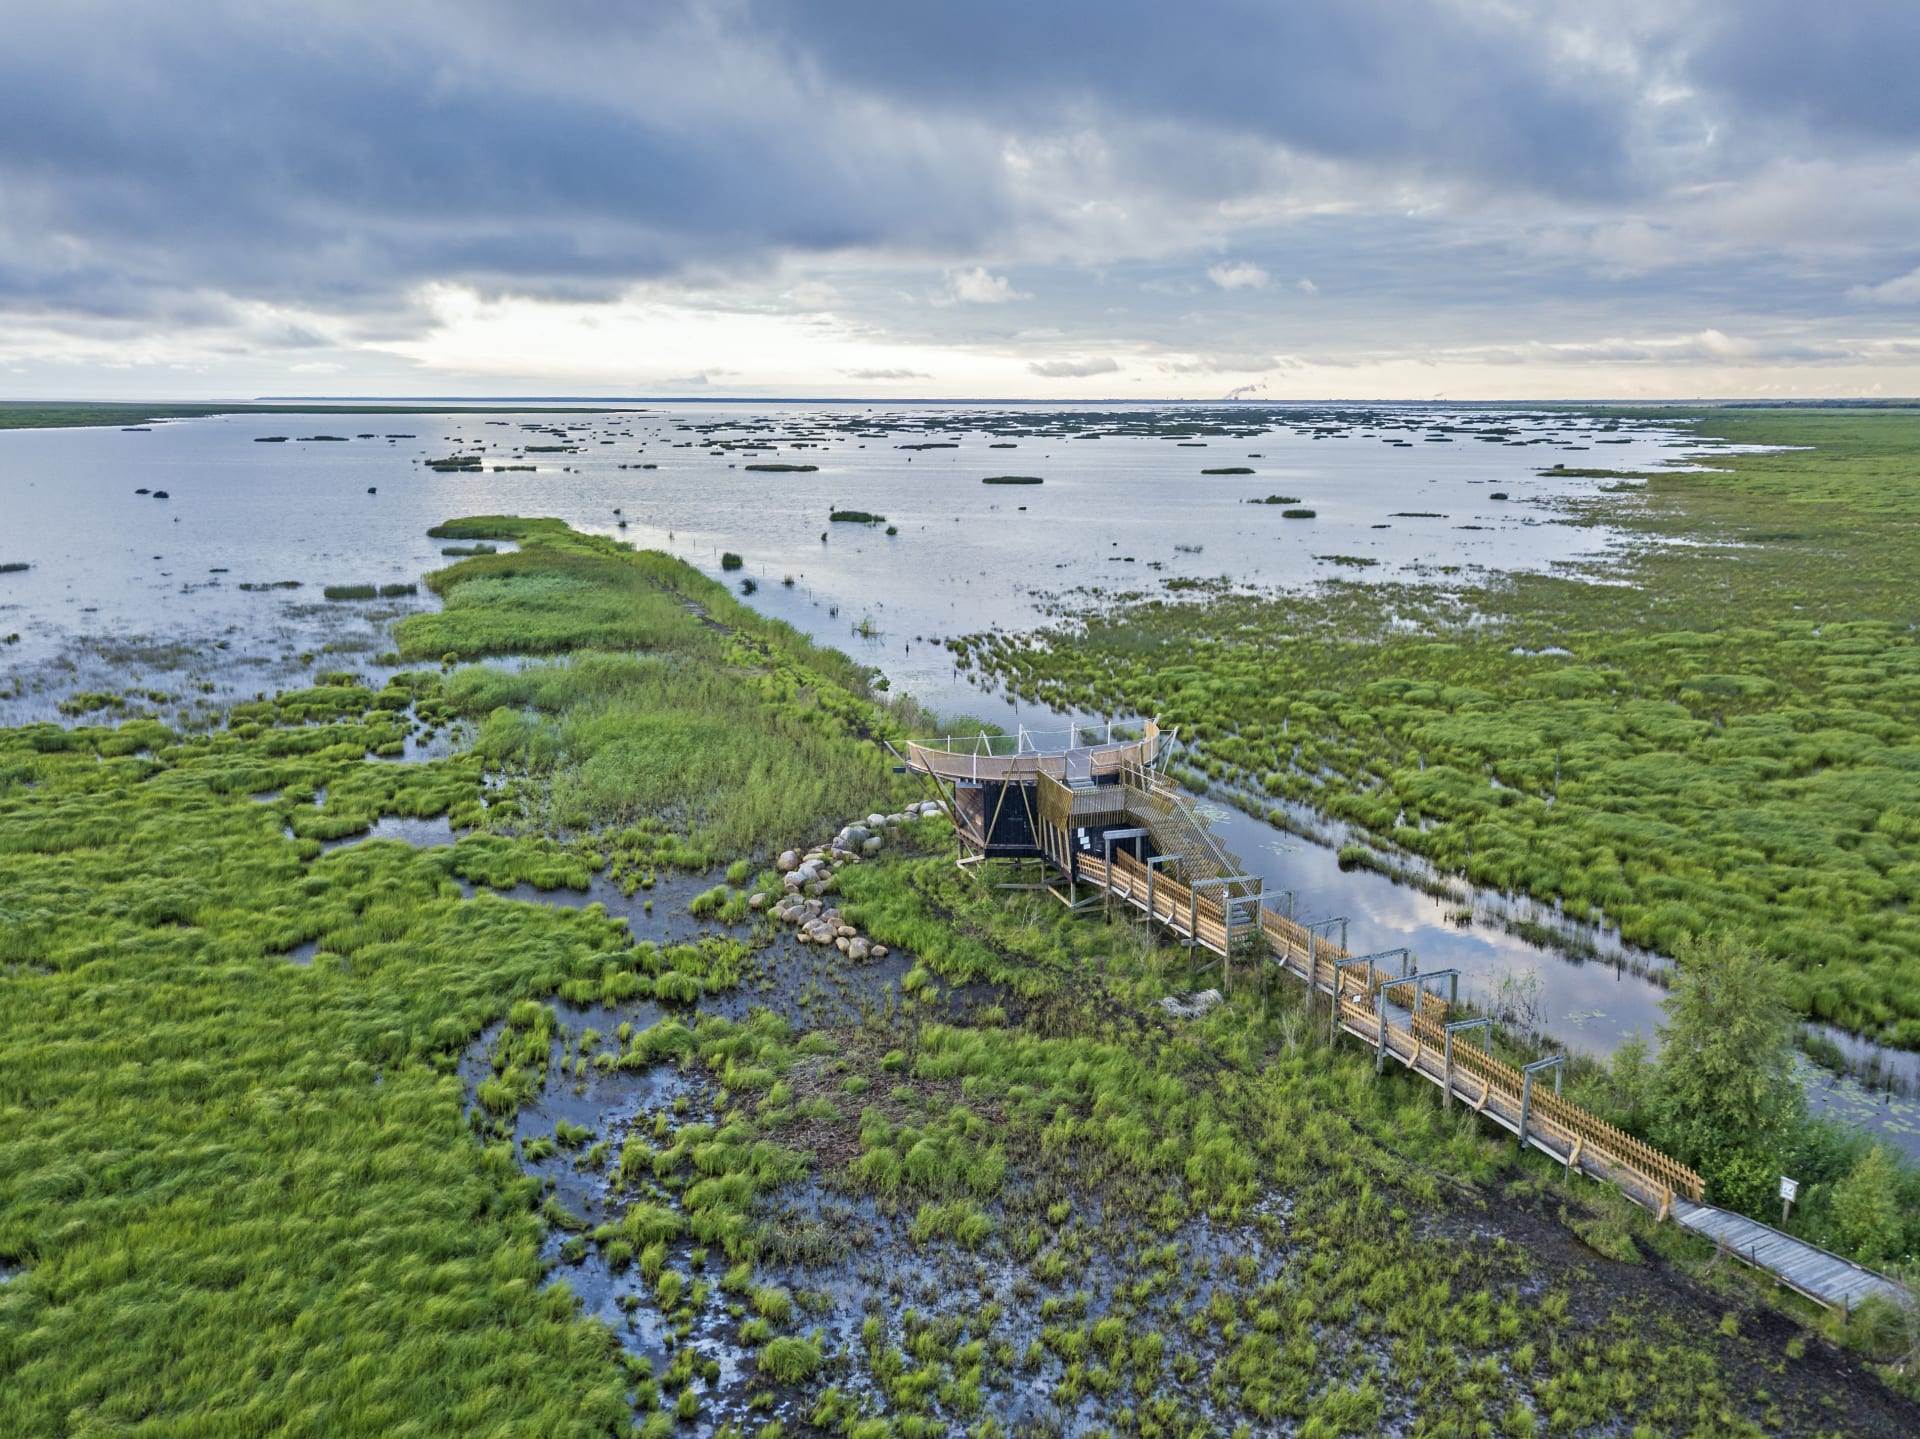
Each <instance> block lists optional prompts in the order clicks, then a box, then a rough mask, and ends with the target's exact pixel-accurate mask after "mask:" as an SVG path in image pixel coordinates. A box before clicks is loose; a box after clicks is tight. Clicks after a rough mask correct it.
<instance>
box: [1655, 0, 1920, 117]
mask: <svg viewBox="0 0 1920 1439" xmlns="http://www.w3.org/2000/svg"><path fill="white" fill-rule="evenodd" d="M1690 53H1691V56H1692V60H1691V64H1690V66H1689V69H1690V72H1691V75H1692V78H1693V79H1695V80H1696V81H1697V82H1698V83H1700V84H1702V85H1704V86H1706V87H1707V88H1708V89H1710V90H1712V91H1714V92H1716V93H1718V94H1720V95H1723V96H1725V97H1726V98H1727V99H1728V100H1729V101H1730V102H1731V103H1732V104H1733V105H1734V107H1735V108H1736V109H1737V110H1738V111H1739V112H1741V113H1745V114H1748V115H1757V116H1772V117H1777V118H1789V117H1790V118H1793V119H1796V120H1799V121H1801V122H1802V123H1804V124H1805V125H1807V126H1808V127H1809V128H1810V129H1811V130H1813V131H1814V132H1815V133H1816V134H1819V133H1822V132H1831V131H1836V130H1838V131H1846V132H1851V133H1852V134H1854V135H1857V136H1860V137H1862V138H1867V139H1874V140H1882V141H1890V142H1893V143H1896V144H1902V145H1911V144H1913V143H1914V142H1915V141H1920V81H1917V80H1916V68H1920V4H1915V3H1914V0H1843V3H1840V4H1830V5H1821V6H1817V7H1814V6H1809V5H1807V4H1805V3H1804V0H1744V3H1741V4H1738V5H1732V4H1729V5H1726V6H1723V7H1716V8H1714V9H1712V10H1710V11H1709V12H1708V13H1707V14H1706V15H1705V16H1704V17H1703V19H1702V21H1701V23H1700V28H1699V31H1698V32H1697V34H1696V35H1695V36H1694V37H1693V40H1692V48H1691V52H1690Z"/></svg>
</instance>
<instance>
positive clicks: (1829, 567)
mask: <svg viewBox="0 0 1920 1439" xmlns="http://www.w3.org/2000/svg"><path fill="white" fill-rule="evenodd" d="M1698 425H1699V431H1700V433H1701V434H1702V435H1703V436H1718V437H1721V438H1724V439H1727V440H1730V441H1733V442H1737V443H1755V444H1785V445H1798V446H1804V447H1806V448H1800V449H1792V450H1785V451H1780V452H1776V453H1756V454H1734V455H1729V454H1716V455H1715V456H1714V464H1715V465H1716V467H1717V468H1716V469H1715V470H1714V471H1711V472H1705V473H1673V472H1658V473H1655V474H1652V475H1650V476H1648V477H1647V482H1646V484H1645V485H1644V486H1641V487H1636V488H1635V489H1634V490H1633V491H1632V492H1631V493H1623V494H1618V495H1604V496H1600V497H1597V498H1595V499H1593V500H1591V501H1588V502H1584V503H1582V504H1580V505H1578V506H1573V507H1571V508H1570V509H1568V510H1567V512H1566V514H1565V518H1567V519H1569V520H1571V521H1573V522H1576V523H1606V524H1610V525H1614V526H1618V527H1621V528H1623V529H1625V530H1626V531H1627V532H1629V533H1630V534H1633V535H1636V536H1638V537H1640V538H1641V539H1642V540H1643V541H1644V543H1641V544H1639V545H1636V546H1634V547H1633V548H1631V549H1630V550H1629V551H1628V552H1627V553H1626V555H1625V557H1624V558H1623V559H1621V560H1619V561H1612V560H1610V561H1608V562H1607V563H1606V565H1604V566H1594V567H1587V568H1584V569H1582V568H1575V569H1572V570H1566V571H1563V572H1559V573H1550V574H1516V575H1511V576H1506V577H1502V578H1498V579H1491V580H1485V581H1481V582H1477V583H1473V584H1467V585H1464V586H1463V585H1462V584H1461V582H1460V581H1458V580H1457V579H1455V578H1454V577H1453V576H1451V575H1445V574H1442V575H1436V576H1434V577H1432V579H1433V582H1432V583H1385V584H1366V585H1361V584H1353V583H1345V584H1343V583H1340V582H1337V581H1336V582H1330V583H1327V584H1325V585H1324V586H1322V587H1320V588H1318V589H1316V590H1311V591H1305V592H1297V593H1289V594H1286V595H1282V596H1278V597H1275V596H1269V595H1264V594H1263V595H1260V596H1258V597H1249V596H1246V595H1244V594H1234V593H1232V592H1231V591H1230V590H1229V589H1223V588H1221V587H1218V586H1211V585H1208V584H1207V583H1205V582H1183V590H1182V592H1181V593H1170V594H1169V595H1167V596H1166V597H1165V598H1164V599H1153V600H1148V601H1146V602H1144V603H1141V604H1139V605H1137V606H1135V607H1132V608H1131V609H1128V610H1126V611H1125V612H1123V613H1118V614H1114V613H1090V614H1087V615H1085V616H1082V617H1076V619H1075V621H1074V623H1073V624H1072V625H1071V626H1070V627H1069V628H1068V629H1066V630H1063V631H1062V632H1061V633H1060V634H1058V635H1057V636H1054V637H1052V642H1051V643H1045V644H1041V645H1037V646H1036V645H1030V644H1028V643H1027V641H1026V638H1025V637H1020V638H1019V639H1018V640H1015V639H1014V638H1012V637H996V636H993V635H976V636H972V637H969V638H967V639H964V640H958V641H950V642H949V644H950V647H951V648H952V649H953V650H954V651H955V653H956V656H957V658H959V659H960V660H961V661H962V662H963V663H966V664H967V665H968V666H969V667H970V668H972V669H973V670H975V671H976V672H979V673H983V674H985V675H986V676H988V677H990V678H991V679H994V680H997V681H1000V682H1004V683H1005V684H1006V685H1007V686H1008V687H1009V688H1010V689H1011V690H1012V692H1013V693H1014V694H1015V695H1016V696H1018V697H1019V698H1020V699H1022V700H1028V701H1041V702H1045V703H1048V704H1052V705H1055V706H1057V707H1059V708H1062V709H1068V710H1093V711H1096V712H1102V713H1157V714H1159V715H1160V717H1161V720H1162V723H1178V724H1180V725H1181V727H1182V731H1181V732H1182V735H1183V737H1191V739H1192V741H1193V749H1192V751H1191V752H1190V761H1191V764H1192V765H1193V767H1194V769H1195V771H1196V778H1197V780H1198V782H1200V783H1202V784H1218V785H1222V786H1226V787H1230V788H1232V789H1234V790H1236V791H1238V792H1241V793H1252V794H1256V795H1257V794H1259V793H1261V792H1264V793H1266V794H1267V795H1270V796H1272V797H1273V798H1275V799H1285V800H1290V801H1297V802H1304V803H1307V804H1310V805H1313V806H1314V807H1316V808H1318V809H1320V810H1322V811H1324V812H1326V813H1329V814H1332V815H1335V816H1338V817H1339V818H1341V819H1344V820H1346V821H1348V822H1350V823H1352V824H1355V825H1358V826H1361V827H1363V828H1365V829H1366V830H1368V831H1369V832H1370V833H1371V834H1372V835H1374V836H1375V837H1376V838H1377V839H1378V840H1379V841H1381V842H1382V844H1383V845H1385V846H1388V847H1394V848H1399V849H1402V850H1405V851H1408V852H1411V853H1412V854H1415V855H1418V856H1420V857H1422V858H1423V859H1425V860H1427V861H1429V862H1431V863H1432V864H1434V865H1436V866H1438V867H1439V868H1440V869H1441V870H1442V871H1454V872H1459V873H1464V874H1465V875H1466V876H1467V877H1468V878H1470V879H1471V880H1473V881H1474V882H1475V883H1477V884H1480V885H1483V886H1486V887H1488V888H1492V889H1499V890H1505V891H1511V892H1523V893H1526V894H1529V895H1531V896H1533V897H1534V898H1536V899H1538V900H1542V901H1547V902H1558V903H1560V904H1562V905H1563V906H1564V907H1565V909H1566V911H1567V913H1568V914H1569V915H1570V916H1572V917H1573V918H1575V919H1587V918H1592V919H1604V920H1606V921H1610V922H1612V923H1615V924H1617V925H1618V926H1619V927H1620V929H1621V932H1622V934H1623V936H1624V937H1625V938H1626V939H1627V940H1629V941H1630V942H1632V943H1635V944H1638V945H1641V946H1644V947H1646V948H1650V949H1655V950H1659V951H1661V952H1664V953H1668V954H1671V953H1672V952H1673V951H1674V949H1675V948H1676V947H1677V946H1678V945H1679V944H1680V942H1681V941H1682V940H1683V939H1684V938H1685V937H1687V936H1688V935H1690V934H1695V933H1698V932H1700V931H1702V930H1704V929H1705V928H1707V927H1708V926H1709V925H1724V926H1727V927H1729V928H1731V929H1733V930H1734V931H1736V932H1737V933H1738V934H1740V935H1741V936H1742V937H1744V938H1747V939H1749V940H1751V941H1752V942H1753V943H1754V944H1756V945H1758V946H1759V947H1761V948H1762V949H1763V950H1765V951H1766V952H1768V953H1770V954H1772V955H1774V956H1776V957H1778V958H1779V959H1781V960H1782V961H1784V962H1785V963H1786V964H1787V965H1788V966H1789V967H1790V969H1791V971H1792V975H1791V990H1792V997H1793V999H1794V1001H1795V1003H1796V1005H1797V1007H1798V1008H1799V1010H1800V1011H1801V1012H1802V1013H1803V1014H1805V1015H1807V1016H1809V1017H1811V1018H1815V1019H1820V1020H1826V1021H1830V1022H1832V1023H1835V1024H1839V1025H1842V1026H1844V1027H1847V1028H1850V1029H1854V1030H1857V1031H1860V1032H1863V1033H1866V1034H1870V1035H1872V1036H1874V1037H1876V1038H1879V1039H1882V1040H1886V1041H1891V1042H1893V1043H1896V1044H1901V1045H1906V1046H1909V1047H1912V1046H1920V864H1916V863H1915V860H1914V845H1915V844H1916V843H1917V842H1920V820H1916V819H1915V818H1914V816H1916V815H1920V771H1916V770H1915V768H1914V766H1913V765H1912V763H1911V754H1912V752H1913V750H1914V748H1915V746H1916V745H1920V723H1917V722H1916V715H1920V708H1916V703H1915V701H1916V698H1920V642H1917V641H1916V630H1915V625H1916V624H1917V623H1920V608H1917V606H1920V589H1916V587H1915V586H1914V584H1913V583H1912V576H1913V575H1914V574H1915V573H1920V528H1917V527H1916V525H1915V523H1914V520H1915V517H1916V516H1920V463H1916V462H1915V459H1914V456H1915V455H1916V454H1920V416H1915V415H1913V414H1910V413H1908V414H1903V413H1898V412H1884V413H1882V412H1875V413H1856V414H1848V413H1845V412H1840V413H1826V412H1792V413H1777V414H1769V413H1766V412H1748V411H1716V412H1713V413H1712V414H1710V415H1708V416H1705V417H1703V418H1702V419H1701V420H1700V421H1699V422H1698ZM1283 513H1288V512H1283ZM1407 513H1409V514H1412V513H1413V512H1407ZM1674 540H1683V541H1685V543H1672V541H1674ZM1175 645H1177V646H1180V647H1182V648H1183V649H1185V650H1186V651H1188V652H1190V653H1192V654H1193V655H1194V660H1193V662H1192V663H1183V664H1169V663H1168V662H1167V661H1166V659H1165V656H1166V655H1167V654H1168V653H1169V652H1170V647H1171V646H1175Z"/></svg>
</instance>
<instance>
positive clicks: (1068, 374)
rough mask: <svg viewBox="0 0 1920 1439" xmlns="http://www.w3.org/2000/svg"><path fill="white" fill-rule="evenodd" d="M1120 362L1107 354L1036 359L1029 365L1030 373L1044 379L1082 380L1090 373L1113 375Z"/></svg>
mask: <svg viewBox="0 0 1920 1439" xmlns="http://www.w3.org/2000/svg"><path fill="white" fill-rule="evenodd" d="M1119 368H1120V362H1119V361H1118V360H1116V359H1113V358H1112V357H1110V356H1107V355H1101V356H1098V357H1097V358H1094V359H1089V360H1035V361H1034V362H1033V363H1032V364H1030V365H1028V366H1027V370H1028V372H1029V373H1030V374H1035V375H1038V376H1040V378H1042V379H1043V380H1080V379H1085V378H1086V377H1087V376H1088V375H1111V374H1113V373H1115V372H1116V371H1118V370H1119Z"/></svg>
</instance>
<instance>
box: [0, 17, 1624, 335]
mask: <svg viewBox="0 0 1920 1439" xmlns="http://www.w3.org/2000/svg"><path fill="white" fill-rule="evenodd" d="M1537 50H1538V47H1537V46H1536V45H1534V44H1532V43H1531V37H1530V36H1529V35H1528V33H1527V32H1526V31H1524V30H1522V29H1517V28H1507V29H1502V28H1499V27H1495V26H1493V25H1490V24H1487V23H1484V22H1478V21H1471V20H1468V19H1465V18H1462V17H1461V16H1460V15H1458V14H1455V13H1454V12H1452V11H1450V10H1449V9H1448V8H1447V7H1444V6H1442V7H1437V8H1419V9H1414V8H1409V7H1405V6H1401V5H1398V4H1389V3H1386V0H1360V3H1353V0H1341V3H1337V4H1336V3H1330V0H1329V3H1319V4H1307V5H1292V6H1284V7H1283V6H1271V5H1266V4H1252V3H1238V0H1236V3H1223V4H1216V5H1212V6H1205V7H1188V6H1169V5H1165V4H1162V3H1140V0H1121V3H1106V4H1101V5H1093V4H1088V3H1081V0H1069V3H1059V4H1050V5H1040V6H1028V5H1012V4H1007V3H1002V0H991V3H987V4H974V5H968V6H898V5H880V4H868V3H859V0H843V3H839V4H831V5H824V6H813V5H798V4H796V5H785V6H776V5H770V4H763V3H738V4H732V3H714V4H704V5H703V4H680V5H675V4H657V5H649V6H645V7H632V6H626V5H619V6H615V5H607V4H575V5H558V6H554V7H531V6H512V5H504V4H482V5H475V6H465V7H454V6H445V7H442V6H433V5H378V6H376V5H372V4H356V3H331V4H329V3H319V4H315V5H311V6H306V7H302V8H300V9H298V10H293V11H286V10H278V9H276V10H274V11H271V12H268V11H263V10H260V9H258V8H256V7H242V6H227V5H221V4H211V5H208V4H202V5H190V4H183V5H180V6H169V7H152V8H142V7H125V6H113V5H89V4H87V3H84V0H80V3H75V4H72V5H67V6H61V7H41V8H40V9H39V11H38V12H37V13H32V14H26V15H22V14H18V13H16V15H15V16H14V17H13V18H12V20H11V21H10V22H9V27H8V36H7V43H6V44H5V46H4V47H0V194H3V195H4V197H5V200H6V208H7V210H8V211H9V214H8V216H7V217H6V218H5V219H4V220H0V245H4V247H5V248H4V251H3V252H0V286H4V290H3V291H0V293H3V294H4V295H5V296H6V297H7V298H8V299H9V300H10V301H11V302H12V303H15V304H18V303H23V302H35V301H37V302H39V303H42V304H53V305H58V304H62V303H71V304H73V305H75V306H79V307H86V306H89V305H99V304H103V303H108V302H112V303H117V304H120V305H124V306H128V307H137V305H138V304H139V300H138V292H139V291H140V290H142V289H143V288H148V287H158V288H192V287H195V286H199V285H205V284H217V285H219V286H220V287H222V288H224V289H226V290H229V291H230V292H233V293H239V294H247V295H252V296H262V297H269V298H278V299H298V300H301V301H304V302H308V303H312V304H317V305H337V304H351V303H352V302H353V301H354V299H355V297H375V298H384V297H386V296H387V295H388V293H389V292H390V291H392V290H393V289H395V288H400V287H406V286H408V285H411V284H414V283H417V282H418V281H420V280H423V279H431V278H449V279H459V280H464V281H469V282H477V283H479V284H481V285H482V286H487V285H497V286H500V287H503V288H509V289H516V290H521V291H527V292H533V293H543V292H547V291H549V290H553V291H554V292H557V293H566V294H570V295H576V296H577V295H593V294H596V293H601V292H603V291H605V292H610V291H612V290H614V289H617V288H618V287H619V286H621V285H622V284H625V283H628V282H631V281H633V280H635V279H640V278H646V277H650V276H658V275H663V274H672V273H676V272H679V271H682V270H685V269H687V268H688V267H695V266H702V265H705V266H730V265H749V266H750V265H753V264H756V263H760V262H764V261H766V260H767V259H769V258H771V257H773V256H777V255H779V254H782V253H790V252H827V251H845V250H857V249H873V250H879V251H889V250H890V251H899V252H906V253H930V252H942V253H947V254H960V255H964V254H967V253H970V252H975V251H977V250H979V249H980V248H981V247H982V246H984V245H987V244H988V243H989V242H990V241H991V240H992V239H993V238H994V237H996V236H997V235H1000V234H1002V233H1003V232H1005V231H1006V230H1007V228H1008V227H1009V226H1010V225H1012V224H1013V223H1014V222H1015V221H1016V220H1017V219H1020V218H1022V216H1021V214H1020V202H1019V201H1017V200H1016V198H1015V197H1014V196H1013V194H1012V193H1011V190H1010V182H1009V179H1008V177H1007V174H1006V172H1005V167H1004V163H1003V160H1004V157H1003V155H1002V153H1001V148H1000V143H999V140H1000V137H1004V136H1005V135H1008V134H1021V133H1030V134H1048V133H1052V132H1054V131H1056V130H1058V129H1060V128H1062V127H1069V128H1071V127H1076V126H1083V125H1087V124H1099V123H1100V122H1101V121H1102V119H1103V117H1108V118H1116V119H1117V118H1124V119H1125V120H1126V122H1127V124H1129V125H1132V126H1135V127H1137V128H1138V129H1139V133H1138V135H1137V136H1136V138H1135V140H1134V141H1133V142H1132V143H1131V148H1130V149H1128V152H1127V153H1126V154H1124V155H1123V156H1122V157H1121V163H1122V166H1123V168H1126V169H1127V170H1129V171H1130V172H1131V173H1132V174H1133V175H1135V176H1136V177H1144V178H1145V180H1146V181H1147V182H1148V183H1150V184H1157V185H1161V186H1163V187H1165V188H1167V189H1168V190H1170V191H1171V192H1173V193H1184V194H1187V195H1189V196H1196V195H1197V196H1200V197H1204V198H1212V199H1219V198H1224V197H1226V196H1228V195H1231V194H1233V193H1235V192H1237V191H1239V190H1241V189H1244V188H1245V187H1246V186H1248V185H1249V184H1251V183H1253V180H1254V177H1255V171H1256V169H1257V166H1256V165H1255V164H1254V163H1253V161H1252V159H1251V158H1250V157H1251V156H1252V155H1253V154H1254V152H1253V151H1248V150H1245V149H1236V148H1235V147H1234V146H1232V145H1230V144H1224V143H1219V142H1218V141H1219V139H1220V137H1240V138H1244V139H1251V140H1254V141H1258V142H1261V143H1262V144H1280V145H1285V146H1289V147H1296V148H1298V149H1300V150H1303V151H1305V152H1309V153H1313V154H1317V155H1322V156H1329V157H1335V158H1356V159H1363V160H1366V161H1368V162H1371V163H1400V162H1410V163H1415V164H1418V165H1420V166H1424V167H1431V168H1433V169H1434V170H1436V171H1438V172H1441V173H1446V174H1454V175H1467V176H1472V177H1475V178H1477V179H1481V180H1485V181H1488V182H1492V181H1496V180H1497V181H1498V182H1500V183H1502V184H1507V185H1515V186H1519V187H1521V188H1526V187H1538V188H1541V189H1545V190H1549V191H1554V192H1577V193H1592V192H1611V191H1613V190H1616V189H1618V188H1620V187H1622V186H1623V185H1626V184H1627V183H1628V182H1629V180H1630V165H1629V163H1628V159H1627V157H1626V155H1625V154H1624V152H1623V150H1622V146H1621V140H1620V129H1619V126H1618V125H1617V124H1616V123H1614V118H1613V114H1612V111H1613V108H1614V107H1616V106H1617V105H1618V104H1619V103H1620V101H1621V97H1620V96H1618V95H1617V94H1612V93H1609V91H1608V89H1607V87H1605V86H1601V85H1597V84H1596V82H1595V81H1594V79H1593V78H1592V77H1590V76H1581V75H1563V74H1562V73H1561V72H1560V70H1559V68H1558V67H1556V66H1554V65H1552V64H1549V63H1547V62H1546V61H1544V60H1543V59H1542V58H1540V56H1539V55H1538V54H1537ZM889 121H893V122H894V123H889ZM1145 122H1158V127H1157V128H1156V127H1155V126H1154V125H1152V124H1147V123H1145ZM1168 127H1172V128H1171V129H1169V128H1168ZM1187 127H1200V128H1202V129H1205V130H1209V131H1213V132H1216V143H1213V144H1211V145H1207V146H1198V147H1197V146H1195V145H1194V144H1192V143H1190V142H1184V141H1182V140H1181V139H1180V133H1181V131H1182V130H1183V129H1184V128H1187ZM1112 133H1114V135H1115V137H1116V138H1117V139H1119V141H1120V143H1121V144H1122V145H1123V147H1125V146H1127V145H1128V144H1129V142H1127V141H1126V140H1125V138H1124V136H1121V135H1119V133H1118V132H1112ZM1028 218H1031V217H1028ZM1042 218H1044V217H1042ZM107 272H111V273H112V274H113V275H114V276H115V277H116V278H115V281H114V282H113V283H111V284H103V283H102V276H103V274H105V273H107Z"/></svg>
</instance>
